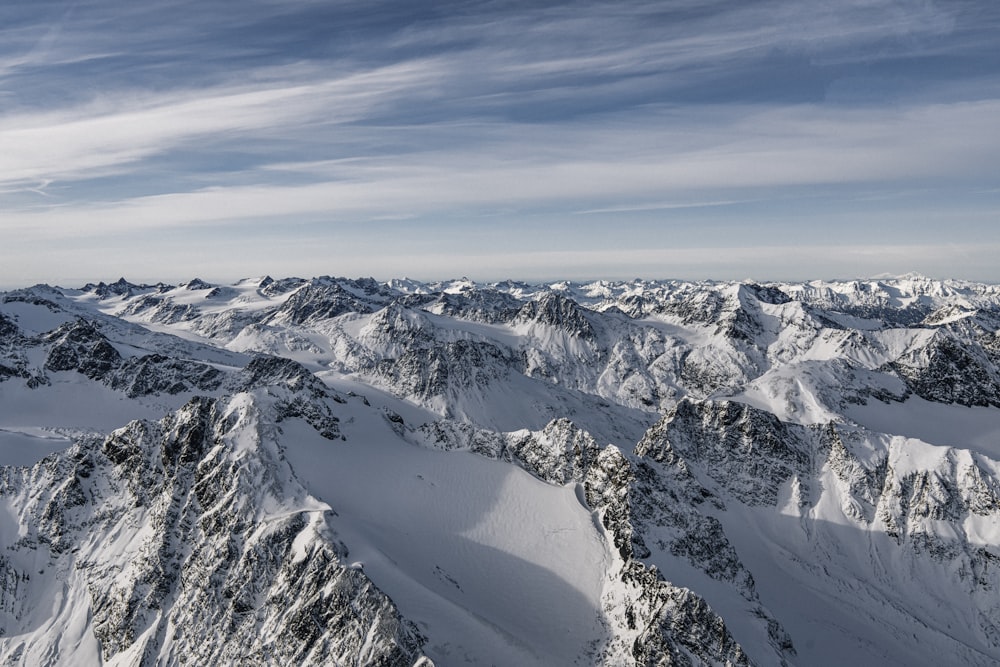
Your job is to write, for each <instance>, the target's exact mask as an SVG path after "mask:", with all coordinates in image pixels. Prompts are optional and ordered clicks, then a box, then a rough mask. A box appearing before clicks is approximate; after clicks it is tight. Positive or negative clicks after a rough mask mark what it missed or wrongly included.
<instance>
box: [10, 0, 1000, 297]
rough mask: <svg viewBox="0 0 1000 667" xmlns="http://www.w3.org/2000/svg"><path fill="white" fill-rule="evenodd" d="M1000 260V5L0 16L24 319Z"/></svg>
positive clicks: (504, 3)
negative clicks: (186, 298) (161, 292)
mask: <svg viewBox="0 0 1000 667" xmlns="http://www.w3.org/2000/svg"><path fill="white" fill-rule="evenodd" d="M998 258H1000V2H996V0H947V1H941V2H937V1H935V0H824V1H813V0H763V1H759V0H738V1H712V0H701V1H693V0H676V1H672V0H662V1H659V2H643V1H641V0H640V1H635V2H585V1H582V2H541V1H535V2H517V1H513V0H496V1H476V0H456V1H454V2H413V1H412V0H401V1H399V2H380V1H377V0H374V1H372V0H368V1H358V2H355V1H353V0H345V1H339V0H242V1H241V2H239V3H234V2H228V1H227V2H220V1H216V0H197V1H192V2H188V1H186V0H179V1H173V0H166V1H159V2H148V1H145V0H137V1H136V2H130V3H122V2H120V1H119V0H93V1H83V0H81V1H79V2H56V1H48V0H31V1H27V0H10V1H7V2H2V3H0V288H10V287H14V286H22V285H30V284H34V283H38V282H45V283H49V284H59V285H63V286H79V285H82V284H83V283H85V282H88V281H97V280H105V281H110V280H115V279H117V278H118V277H119V276H125V277H127V278H129V279H130V280H133V281H134V282H157V281H164V282H178V281H181V280H187V279H191V278H193V277H195V276H197V277H200V278H202V279H205V280H210V281H214V282H232V281H235V280H237V279H239V278H244V277H251V276H261V275H265V274H270V275H273V276H275V277H277V276H293V275H294V276H302V277H310V276H316V275H335V276H349V277H360V276H373V277H375V278H378V279H383V280H384V279H388V278H392V277H411V278H416V279H422V280H437V279H447V278H454V277H459V276H467V277H470V278H472V279H474V280H483V281H490V280H501V279H507V278H512V279H519V280H532V281H545V280H557V279H573V280H588V279H593V278H610V279H616V278H621V279H631V278H636V277H642V278H650V279H654V278H690V279H709V278H710V279H720V280H729V279H737V280H739V279H754V280H807V279H818V278H824V279H829V278H854V277H868V276H873V275H883V274H890V275H892V274H901V273H906V272H918V273H922V274H924V275H928V276H931V277H940V278H944V277H952V278H962V279H969V280H978V281H985V282H1000V261H997V259H998Z"/></svg>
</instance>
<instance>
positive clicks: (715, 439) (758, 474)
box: [636, 400, 810, 505]
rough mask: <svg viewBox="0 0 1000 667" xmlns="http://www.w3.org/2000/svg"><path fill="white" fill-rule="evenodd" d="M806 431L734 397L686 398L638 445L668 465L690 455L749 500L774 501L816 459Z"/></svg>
mask: <svg viewBox="0 0 1000 667" xmlns="http://www.w3.org/2000/svg"><path fill="white" fill-rule="evenodd" d="M806 437H807V436H806V433H805V431H804V429H803V428H802V427H797V426H793V425H789V424H785V423H784V422H781V421H779V420H778V418H777V417H775V416H774V415H773V414H771V413H769V412H765V411H763V410H759V409H757V408H753V407H751V406H749V405H746V404H743V403H735V402H732V401H723V402H704V403H695V402H693V401H687V400H684V401H681V402H680V403H678V404H677V407H675V408H674V409H673V410H672V411H671V412H669V413H667V415H666V416H665V417H664V418H663V419H662V420H661V421H660V422H659V423H658V424H657V425H656V426H654V427H653V428H652V429H650V431H649V432H648V433H647V435H646V437H645V438H643V440H642V441H641V442H640V443H639V444H638V445H637V446H636V455H638V456H645V457H649V458H651V459H653V460H654V461H659V462H662V463H665V464H667V465H675V464H676V463H677V462H678V461H679V460H681V459H682V458H683V459H686V460H690V461H697V462H698V463H700V464H702V465H703V466H704V468H705V470H706V471H707V472H708V474H709V475H710V476H711V477H712V479H713V480H715V482H716V483H718V484H719V485H720V487H721V488H725V489H726V490H728V491H729V492H730V493H732V494H733V495H734V496H735V497H736V498H737V499H738V500H740V501H741V502H743V503H746V504H748V505H774V504H775V503H776V502H777V498H778V487H779V486H781V484H783V483H784V482H785V481H787V480H788V479H789V478H790V477H792V476H793V475H795V474H797V473H798V474H803V475H804V474H805V472H806V471H807V470H808V467H809V464H810V458H809V453H808V451H809V450H808V448H807V445H806V444H805V443H804V439H805V438H806Z"/></svg>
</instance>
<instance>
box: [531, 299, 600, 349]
mask: <svg viewBox="0 0 1000 667" xmlns="http://www.w3.org/2000/svg"><path fill="white" fill-rule="evenodd" d="M516 319H517V321H520V322H537V323H539V324H547V325H549V326H552V327H556V328H558V329H561V330H563V331H566V332H567V333H569V335H570V336H573V337H574V338H582V339H584V340H594V338H595V337H596V332H595V331H594V326H593V325H592V324H591V323H590V320H589V319H588V317H587V314H586V311H585V310H584V309H583V308H581V307H580V306H579V305H578V304H577V303H576V302H575V301H573V300H572V299H568V298H566V297H564V296H562V295H561V294H557V293H555V292H546V293H545V294H543V295H542V297H541V298H539V299H538V300H537V301H529V302H528V303H526V304H524V306H522V307H521V310H520V311H518V313H517V316H516Z"/></svg>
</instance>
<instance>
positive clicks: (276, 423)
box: [0, 275, 1000, 667]
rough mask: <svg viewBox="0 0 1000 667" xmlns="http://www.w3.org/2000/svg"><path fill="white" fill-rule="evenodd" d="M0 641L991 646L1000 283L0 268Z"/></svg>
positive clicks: (786, 648)
mask: <svg viewBox="0 0 1000 667" xmlns="http://www.w3.org/2000/svg"><path fill="white" fill-rule="evenodd" d="M0 503H2V506H3V509H4V510H5V511H4V512H2V517H0V541H2V546H3V549H2V550H0V663H2V664H11V665H80V664H105V665H120V666H125V665H182V664H199V665H223V664H225V665H229V664H240V665H271V664H279V663H281V664H302V665H344V664H357V665H423V666H425V667H426V666H429V665H433V664H437V665H439V666H443V665H451V664H464V663H470V664H484V665H488V664H512V665H513V664H516V665H555V664H559V665H563V664H566V665H570V664H577V665H592V664H602V665H633V664H634V665H659V664H679V665H686V664H690V665H751V664H757V665H775V664H783V665H843V664H851V663H854V664H879V665H937V664H940V661H941V658H942V656H948V659H949V660H950V661H952V662H954V663H956V664H967V665H992V664H996V663H997V662H1000V620H997V619H1000V601H998V597H997V591H998V590H1000V287H998V286H993V285H983V284H976V283H969V282H962V281H938V280H930V279H926V278H923V277H921V276H917V275H907V276H902V277H898V278H879V279H869V280H855V281H843V282H826V281H813V282H808V283H796V284H786V283H768V284H756V283H749V282H744V283H735V282H679V281H640V280H636V281H629V282H614V281H598V282H592V283H572V282H560V283H552V284H545V285H531V284H527V283H522V282H514V281H507V282H503V283H495V284H477V283H475V282H473V281H469V280H468V279H460V280H453V281H444V282H440V283H422V282H418V281H414V280H408V279H407V280H393V281H389V282H388V283H380V282H377V281H375V280H372V279H346V278H335V277H329V276H324V277H320V278H313V279H309V280H306V279H301V278H285V279H274V278H271V277H269V276H268V277H263V278H253V279H247V280H243V281H240V282H238V283H236V284H234V285H213V284H209V283H206V282H204V281H201V280H198V279H193V280H191V281H188V282H186V283H184V284H182V285H177V286H173V285H166V284H157V285H137V284H133V283H130V282H128V281H127V280H125V279H124V278H122V279H119V280H117V281H116V282H112V283H110V284H106V283H103V282H101V283H96V284H88V285H86V286H84V287H83V288H81V289H63V288H53V287H48V286H44V285H39V286H35V287H32V288H27V289H22V290H15V291H11V292H6V293H0Z"/></svg>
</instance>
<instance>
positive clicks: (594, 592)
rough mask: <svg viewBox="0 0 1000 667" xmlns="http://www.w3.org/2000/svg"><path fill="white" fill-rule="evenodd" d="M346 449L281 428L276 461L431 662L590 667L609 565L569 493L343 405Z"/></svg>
mask: <svg viewBox="0 0 1000 667" xmlns="http://www.w3.org/2000/svg"><path fill="white" fill-rule="evenodd" d="M351 404H352V407H353V409H352V411H351V415H350V417H349V418H347V419H343V418H342V427H343V431H344V433H345V435H346V436H347V441H346V442H335V443H331V442H329V441H327V440H323V439H322V438H319V437H318V436H317V435H316V434H315V432H314V431H312V430H311V429H309V428H308V427H307V426H305V425H304V424H302V423H300V422H298V421H297V420H293V421H291V422H286V423H283V425H282V428H283V430H284V431H285V433H284V437H283V439H282V441H283V442H284V443H285V446H286V451H285V456H286V457H287V459H288V460H289V462H290V463H291V465H292V467H293V469H294V470H295V471H296V472H297V474H298V475H299V476H300V477H301V478H302V480H303V481H304V483H305V486H306V488H307V489H308V490H309V492H310V493H311V494H313V495H315V496H316V497H318V498H320V499H322V500H323V501H325V502H328V503H329V504H330V505H331V506H332V507H333V508H334V510H335V511H336V512H337V513H338V515H339V516H338V517H337V518H335V519H334V526H335V528H336V529H337V531H338V533H339V537H340V539H342V540H343V541H344V542H345V543H346V544H347V546H348V548H349V549H350V552H351V553H350V557H349V558H350V561H351V562H357V563H360V566H361V567H363V568H364V571H365V572H366V574H368V576H370V577H371V578H372V579H373V581H375V583H376V585H378V586H379V587H380V588H382V590H384V591H385V592H386V593H387V594H388V595H389V596H390V597H391V598H392V599H393V600H394V601H395V602H396V604H397V605H398V606H399V608H400V611H401V612H402V613H403V615H404V616H406V617H407V618H410V619H411V620H413V621H415V622H416V623H417V624H418V626H419V627H420V628H421V630H422V631H423V632H425V633H426V634H427V635H428V636H429V637H430V638H431V643H430V644H429V646H428V647H427V653H428V655H429V657H431V658H432V659H433V660H435V661H436V662H437V663H438V664H442V665H447V664H456V663H458V662H466V661H469V662H472V663H473V664H518V665H539V666H541V665H555V664H559V665H568V664H574V663H577V664H590V662H592V659H590V658H588V657H587V651H588V649H590V648H592V646H593V645H594V644H595V643H596V642H599V641H600V640H602V639H603V626H602V624H601V618H600V608H601V605H600V598H601V591H602V581H603V577H604V572H605V570H606V568H607V564H608V559H609V554H608V550H607V546H606V543H605V541H604V538H603V536H602V534H601V533H600V532H599V531H598V529H597V527H596V526H595V523H594V519H593V517H592V515H591V513H590V512H589V510H588V509H587V508H585V507H583V506H582V505H581V504H580V502H579V500H578V498H577V494H576V492H575V489H574V488H573V487H572V486H566V487H557V486H551V485H548V484H545V483H543V482H541V481H539V480H538V479H536V478H534V477H532V476H530V475H529V474H527V473H526V472H524V471H522V470H520V469H518V468H515V467H513V466H510V465H507V464H503V463H500V462H496V461H491V460H488V459H484V458H482V457H479V456H476V455H474V454H470V453H467V452H447V453H446V452H439V451H434V450H427V449H422V448H419V447H415V446H413V445H410V444H407V443H405V442H404V441H402V440H400V439H399V438H398V436H397V435H396V434H395V433H394V432H393V431H392V430H391V428H390V427H389V426H388V424H387V422H386V420H385V419H383V418H382V417H381V416H380V415H379V413H378V412H377V411H375V410H372V409H369V408H364V407H363V406H360V401H359V400H358V399H352V401H351Z"/></svg>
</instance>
